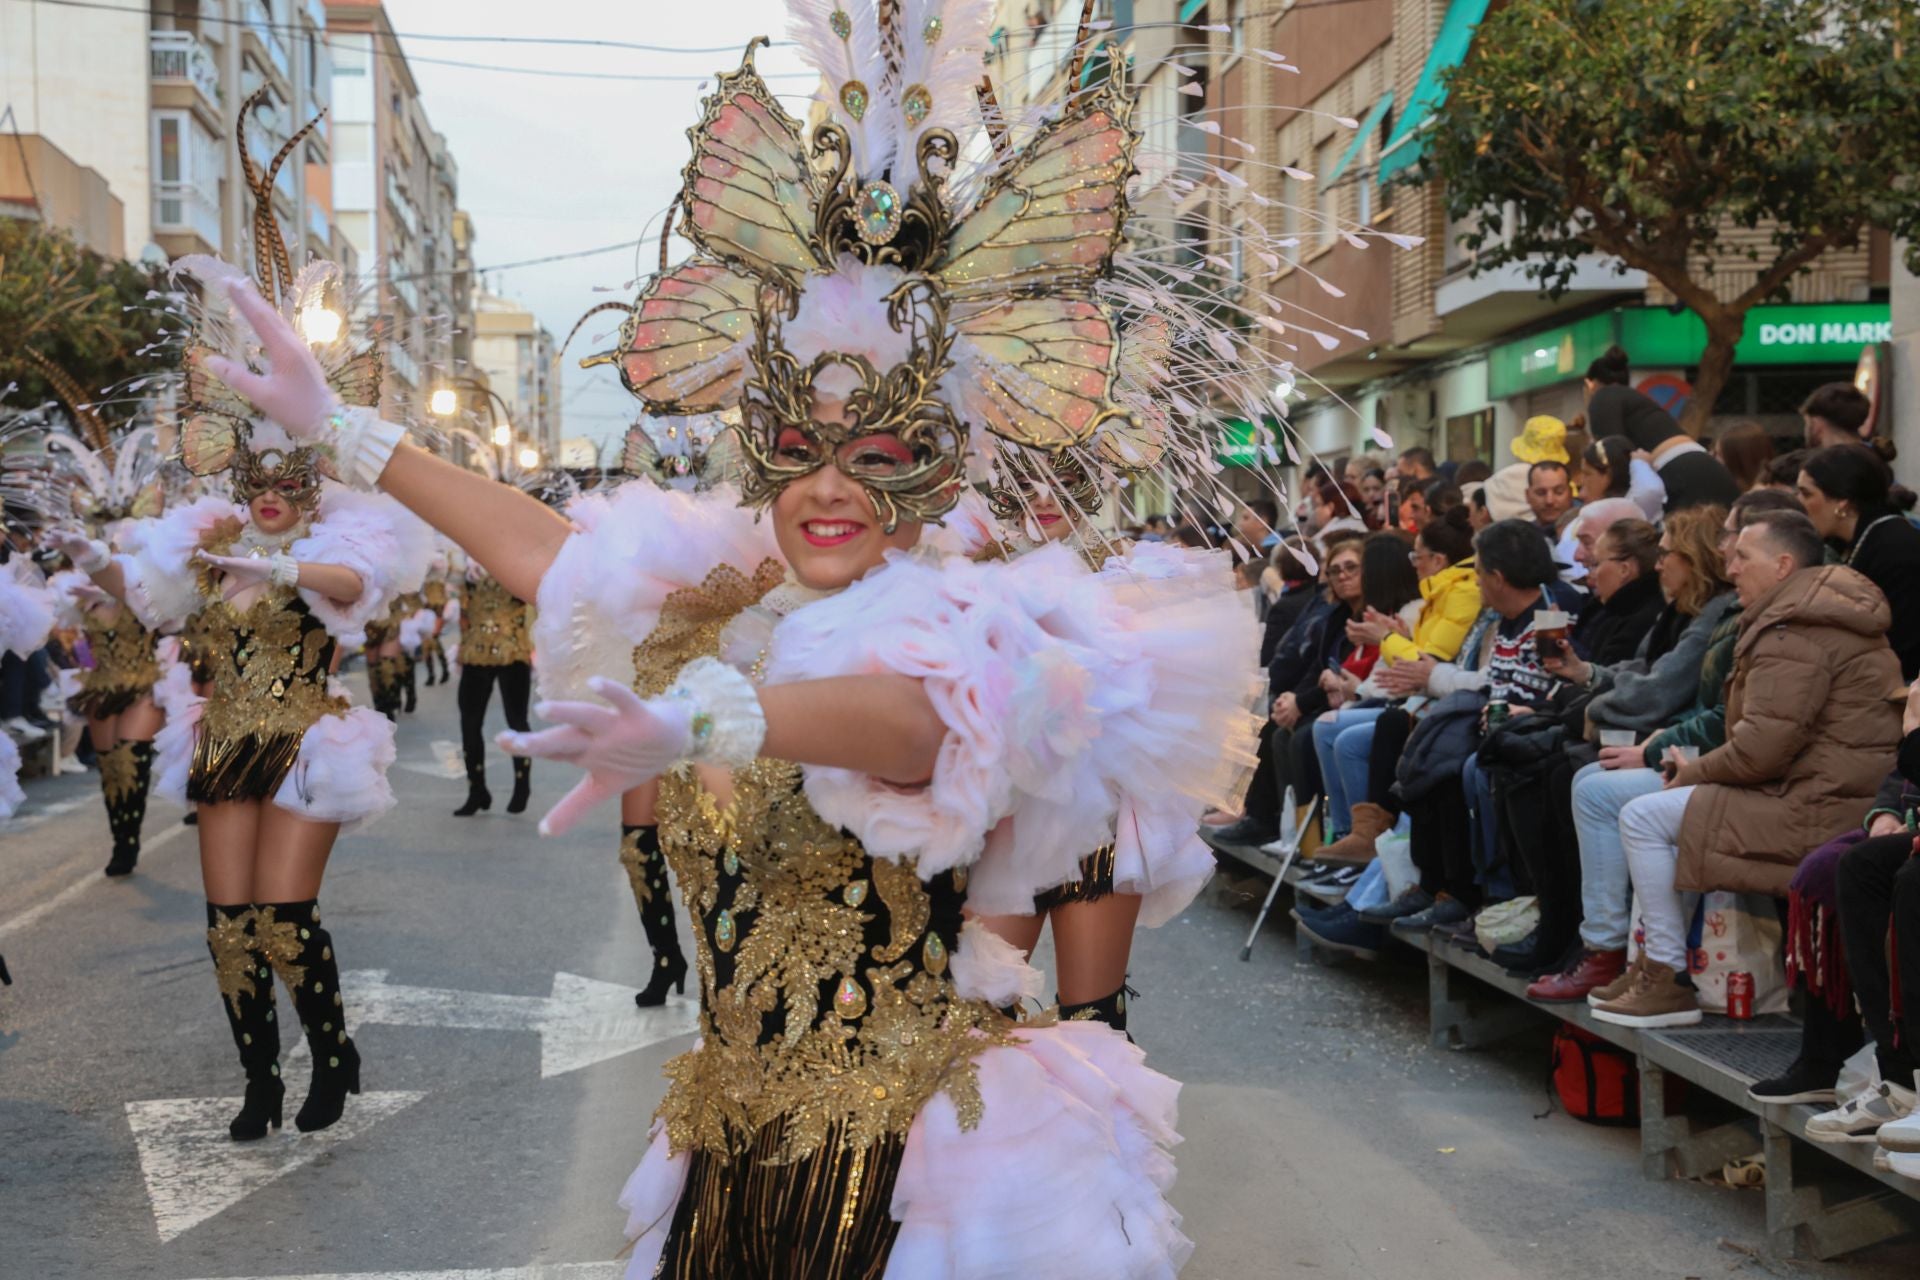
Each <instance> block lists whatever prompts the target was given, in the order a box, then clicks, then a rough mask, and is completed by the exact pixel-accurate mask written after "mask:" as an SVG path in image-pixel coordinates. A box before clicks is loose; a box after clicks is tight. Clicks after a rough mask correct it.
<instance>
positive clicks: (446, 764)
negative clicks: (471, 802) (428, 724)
mask: <svg viewBox="0 0 1920 1280" xmlns="http://www.w3.org/2000/svg"><path fill="white" fill-rule="evenodd" d="M432 749H433V759H432V761H431V762H428V761H422V760H403V761H401V762H400V768H402V769H405V770H407V771H408V772H410V773H424V774H426V775H427V776H428V777H429V778H464V777H466V776H467V766H466V760H465V757H464V756H463V755H462V754H461V752H460V744H459V743H457V742H453V741H450V740H449V739H446V738H435V739H434V740H433V748H432Z"/></svg>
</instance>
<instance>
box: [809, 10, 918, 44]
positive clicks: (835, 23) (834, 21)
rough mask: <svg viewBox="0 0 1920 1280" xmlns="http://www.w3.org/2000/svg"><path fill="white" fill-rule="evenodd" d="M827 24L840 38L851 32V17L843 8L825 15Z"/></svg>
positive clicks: (843, 38)
mask: <svg viewBox="0 0 1920 1280" xmlns="http://www.w3.org/2000/svg"><path fill="white" fill-rule="evenodd" d="M935 21H938V19H935ZM827 25H828V26H829V27H831V28H833V34H835V35H837V36H839V37H840V38H841V39H842V40H845V39H846V38H847V37H849V36H851V35H852V34H853V19H852V18H849V17H848V16H847V11H846V10H845V9H835V10H834V11H833V12H832V13H831V14H829V15H828V16H827Z"/></svg>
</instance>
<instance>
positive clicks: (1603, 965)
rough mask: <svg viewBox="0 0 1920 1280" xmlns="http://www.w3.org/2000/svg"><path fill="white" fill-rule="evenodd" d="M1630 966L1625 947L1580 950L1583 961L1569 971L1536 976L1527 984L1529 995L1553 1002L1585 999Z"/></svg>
mask: <svg viewBox="0 0 1920 1280" xmlns="http://www.w3.org/2000/svg"><path fill="white" fill-rule="evenodd" d="M1626 968H1627V953H1626V950H1625V949H1624V948H1622V949H1621V950H1619V951H1594V950H1592V949H1588V950H1586V951H1582V952H1581V953H1580V960H1579V962H1578V963H1577V964H1575V965H1574V966H1573V968H1571V969H1568V970H1567V971H1566V972H1564V973H1550V974H1548V975H1547V976H1546V977H1544V978H1536V979H1534V981H1533V983H1532V984H1531V985H1529V986H1528V987H1527V998H1528V999H1529V1000H1544V1001H1546V1002H1548V1003H1550V1004H1557V1003H1559V1002H1562V1001H1567V1002H1571V1001H1574V1000H1585V999H1586V998H1587V993H1588V992H1589V991H1597V990H1599V989H1600V988H1601V987H1604V986H1606V985H1607V984H1608V983H1609V982H1612V981H1613V980H1614V979H1615V978H1618V977H1619V976H1620V975H1621V974H1622V973H1624V972H1626Z"/></svg>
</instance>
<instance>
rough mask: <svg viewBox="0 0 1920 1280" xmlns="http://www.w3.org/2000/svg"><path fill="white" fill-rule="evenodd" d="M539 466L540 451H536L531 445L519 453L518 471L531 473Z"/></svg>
mask: <svg viewBox="0 0 1920 1280" xmlns="http://www.w3.org/2000/svg"><path fill="white" fill-rule="evenodd" d="M539 465H540V451H539V450H538V449H536V448H534V447H533V446H532V445H528V446H527V447H526V448H524V449H522V450H521V451H520V469H521V470H522V471H531V470H533V469H534V468H535V467H537V466H539Z"/></svg>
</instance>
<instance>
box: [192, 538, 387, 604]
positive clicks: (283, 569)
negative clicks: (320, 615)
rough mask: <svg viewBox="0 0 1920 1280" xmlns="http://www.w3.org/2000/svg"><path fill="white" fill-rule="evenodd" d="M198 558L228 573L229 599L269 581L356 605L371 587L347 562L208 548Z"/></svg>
mask: <svg viewBox="0 0 1920 1280" xmlns="http://www.w3.org/2000/svg"><path fill="white" fill-rule="evenodd" d="M195 558H196V559H198V560H199V561H200V562H201V563H203V564H209V565H212V566H213V567H214V568H216V569H218V570H219V571H220V572H221V573H222V574H223V575H225V577H226V580H227V585H226V595H227V598H228V599H232V598H233V597H234V596H235V595H237V594H239V593H240V592H242V591H245V590H247V589H248V588H249V587H257V586H259V585H260V584H261V583H263V582H269V581H274V582H278V583H279V584H280V585H282V586H286V587H293V588H295V589H304V590H307V591H311V592H313V593H314V594H316V595H322V596H325V597H326V598H327V599H329V600H332V601H335V602H337V603H339V604H352V603H353V602H354V601H355V600H358V599H359V598H360V593H361V592H363V591H365V590H366V589H367V584H366V583H365V582H364V581H362V580H361V577H360V575H359V574H357V573H355V572H354V571H353V570H351V569H349V568H347V567H346V566H345V565H338V564H320V563H317V562H315V561H311V560H295V559H294V558H293V557H292V556H274V557H272V558H271V559H266V560H262V559H258V558H256V557H253V556H216V555H209V554H207V553H206V552H204V551H203V552H201V553H200V554H199V555H198V556H197V557H195Z"/></svg>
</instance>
